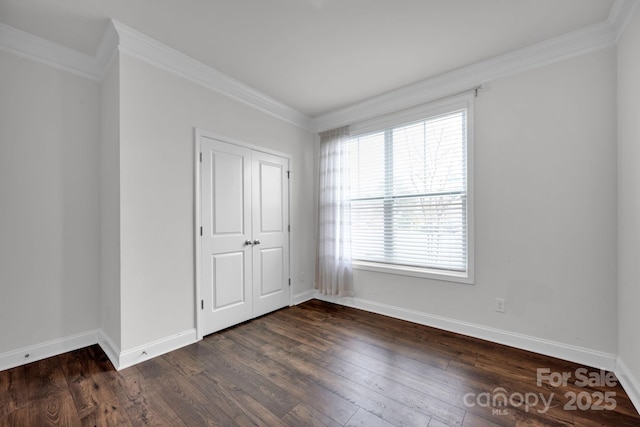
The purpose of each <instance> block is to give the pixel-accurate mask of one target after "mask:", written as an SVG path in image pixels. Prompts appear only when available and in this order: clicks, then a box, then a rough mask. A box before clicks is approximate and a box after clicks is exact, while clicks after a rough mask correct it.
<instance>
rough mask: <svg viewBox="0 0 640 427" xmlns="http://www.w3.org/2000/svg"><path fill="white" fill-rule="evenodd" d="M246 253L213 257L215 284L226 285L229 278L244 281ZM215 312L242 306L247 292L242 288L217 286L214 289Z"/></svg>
mask: <svg viewBox="0 0 640 427" xmlns="http://www.w3.org/2000/svg"><path fill="white" fill-rule="evenodd" d="M244 258H245V257H244V252H234V253H229V254H217V255H213V262H212V263H211V265H212V267H213V273H212V274H211V275H212V277H213V278H214V280H213V282H214V283H226V282H227V281H228V280H229V278H231V279H232V280H234V279H238V280H239V281H240V282H243V281H244V277H243V276H244V270H245V264H246V263H245V259H244ZM212 290H213V291H215V293H214V294H213V310H214V311H215V310H219V309H221V308H226V307H229V306H230V305H235V304H242V303H243V302H244V301H245V300H246V298H245V292H244V291H245V290H244V288H243V287H242V286H216V287H214V288H212Z"/></svg>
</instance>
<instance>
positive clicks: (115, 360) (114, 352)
mask: <svg viewBox="0 0 640 427" xmlns="http://www.w3.org/2000/svg"><path fill="white" fill-rule="evenodd" d="M97 335H98V345H99V346H100V347H101V348H102V351H104V354H106V355H107V357H108V358H109V360H110V361H111V364H112V365H113V367H114V368H115V369H116V370H118V369H119V366H120V347H118V346H117V345H116V344H115V343H114V342H113V340H112V339H111V337H109V336H108V335H107V334H106V333H105V332H104V331H103V330H99V331H98V334H97Z"/></svg>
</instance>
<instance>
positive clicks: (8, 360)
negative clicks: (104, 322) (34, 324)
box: [0, 330, 98, 371]
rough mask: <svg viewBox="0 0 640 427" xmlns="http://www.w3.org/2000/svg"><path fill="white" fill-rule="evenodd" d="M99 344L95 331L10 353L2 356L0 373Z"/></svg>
mask: <svg viewBox="0 0 640 427" xmlns="http://www.w3.org/2000/svg"><path fill="white" fill-rule="evenodd" d="M97 342H98V331H97V330H93V331H87V332H81V333H79V334H74V335H69V336H67V337H64V338H59V339H56V340H51V341H46V342H43V343H40V344H35V345H30V346H28V347H23V348H19V349H17V350H13V351H8V352H6V353H2V354H0V371H4V370H5V369H11V368H15V367H16V366H20V365H26V364H27V363H31V362H35V361H38V360H42V359H46V358H47V357H52V356H57V355H59V354H62V353H66V352H69V351H73V350H77V349H79V348H83V347H88V346H90V345H93V344H95V343H97Z"/></svg>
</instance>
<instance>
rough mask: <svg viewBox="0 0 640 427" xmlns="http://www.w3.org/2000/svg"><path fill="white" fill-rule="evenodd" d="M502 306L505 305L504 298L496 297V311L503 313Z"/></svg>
mask: <svg viewBox="0 0 640 427" xmlns="http://www.w3.org/2000/svg"><path fill="white" fill-rule="evenodd" d="M504 306H505V302H504V298H496V301H495V304H494V308H495V310H496V311H497V312H498V313H504Z"/></svg>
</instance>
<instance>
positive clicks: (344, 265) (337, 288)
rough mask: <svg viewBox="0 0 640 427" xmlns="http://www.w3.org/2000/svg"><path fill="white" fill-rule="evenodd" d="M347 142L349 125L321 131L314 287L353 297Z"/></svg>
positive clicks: (321, 290)
mask: <svg viewBox="0 0 640 427" xmlns="http://www.w3.org/2000/svg"><path fill="white" fill-rule="evenodd" d="M348 143H349V128H348V127H342V128H339V129H334V130H330V131H327V132H322V133H321V134H320V170H319V171H320V176H319V189H318V240H317V241H318V247H317V251H316V257H317V259H316V277H315V289H317V290H318V291H319V292H320V293H321V294H324V295H339V296H353V270H352V266H351V200H350V192H349V146H348Z"/></svg>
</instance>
